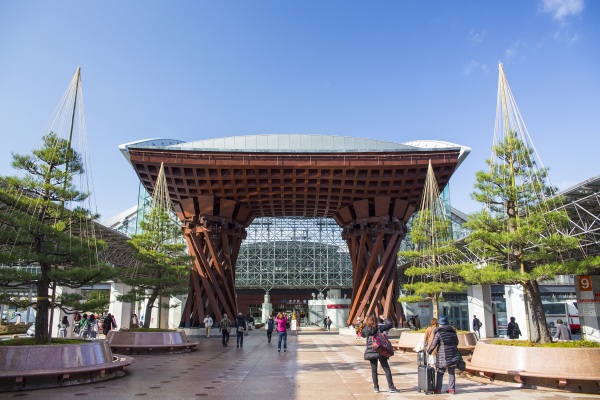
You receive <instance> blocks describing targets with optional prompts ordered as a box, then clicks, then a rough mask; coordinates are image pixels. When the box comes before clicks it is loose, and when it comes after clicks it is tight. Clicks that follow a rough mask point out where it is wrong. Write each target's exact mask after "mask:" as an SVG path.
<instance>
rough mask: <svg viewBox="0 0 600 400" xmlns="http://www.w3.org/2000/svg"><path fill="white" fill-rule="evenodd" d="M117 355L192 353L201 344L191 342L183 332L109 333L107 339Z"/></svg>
mask: <svg viewBox="0 0 600 400" xmlns="http://www.w3.org/2000/svg"><path fill="white" fill-rule="evenodd" d="M106 339H107V340H108V343H109V344H110V347H111V349H112V350H113V351H114V352H115V353H123V352H125V353H128V354H132V353H134V354H155V353H182V352H187V351H191V349H192V348H194V347H196V346H197V345H198V343H199V342H190V341H188V339H187V336H186V334H185V332H183V331H171V332H137V331H109V332H108V336H107V337H106Z"/></svg>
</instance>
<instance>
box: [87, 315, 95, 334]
mask: <svg viewBox="0 0 600 400" xmlns="http://www.w3.org/2000/svg"><path fill="white" fill-rule="evenodd" d="M88 322H89V325H88V328H87V337H88V338H89V339H96V332H97V331H98V319H97V318H96V316H95V315H94V313H91V314H90V316H89V318H88Z"/></svg>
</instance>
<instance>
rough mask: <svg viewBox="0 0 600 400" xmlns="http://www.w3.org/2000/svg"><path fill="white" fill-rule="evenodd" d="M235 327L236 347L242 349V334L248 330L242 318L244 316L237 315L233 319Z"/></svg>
mask: <svg viewBox="0 0 600 400" xmlns="http://www.w3.org/2000/svg"><path fill="white" fill-rule="evenodd" d="M235 326H236V332H237V339H236V344H237V347H244V333H246V331H247V330H248V322H247V321H246V318H244V314H242V313H239V314H238V315H237V318H236V319H235Z"/></svg>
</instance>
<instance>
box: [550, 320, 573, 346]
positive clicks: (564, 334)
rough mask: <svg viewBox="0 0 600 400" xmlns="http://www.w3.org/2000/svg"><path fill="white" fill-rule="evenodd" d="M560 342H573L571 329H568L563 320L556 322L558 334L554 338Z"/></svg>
mask: <svg viewBox="0 0 600 400" xmlns="http://www.w3.org/2000/svg"><path fill="white" fill-rule="evenodd" d="M552 339H555V340H557V341H560V342H564V341H565V340H571V332H569V328H567V327H566V326H565V325H564V323H563V320H562V319H557V320H556V333H555V334H554V336H553V337H552Z"/></svg>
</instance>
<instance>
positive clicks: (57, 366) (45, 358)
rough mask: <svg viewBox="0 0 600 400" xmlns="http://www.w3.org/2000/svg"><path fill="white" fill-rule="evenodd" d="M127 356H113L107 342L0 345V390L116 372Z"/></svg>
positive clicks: (100, 377) (63, 383)
mask: <svg viewBox="0 0 600 400" xmlns="http://www.w3.org/2000/svg"><path fill="white" fill-rule="evenodd" d="M132 361H133V359H132V358H131V357H123V356H114V355H113V354H112V351H111V349H110V347H109V345H108V342H106V341H104V340H102V341H94V342H85V343H81V344H64V345H60V344H57V345H32V346H0V391H3V390H29V389H40V388H49V387H58V386H70V385H78V384H82V383H91V382H97V381H102V380H106V379H110V378H114V377H116V376H119V374H118V373H119V371H122V370H123V368H124V367H126V366H128V365H129V364H131V362H132Z"/></svg>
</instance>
